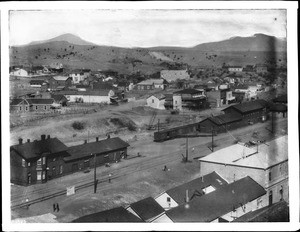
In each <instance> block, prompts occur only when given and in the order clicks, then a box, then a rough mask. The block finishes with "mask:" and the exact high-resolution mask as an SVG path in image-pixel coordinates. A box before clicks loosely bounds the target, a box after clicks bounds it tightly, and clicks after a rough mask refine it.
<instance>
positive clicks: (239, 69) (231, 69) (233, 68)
mask: <svg viewBox="0 0 300 232" xmlns="http://www.w3.org/2000/svg"><path fill="white" fill-rule="evenodd" d="M228 71H229V72H243V67H242V66H229V67H228Z"/></svg>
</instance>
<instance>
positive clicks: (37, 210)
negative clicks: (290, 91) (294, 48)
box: [9, 34, 289, 223]
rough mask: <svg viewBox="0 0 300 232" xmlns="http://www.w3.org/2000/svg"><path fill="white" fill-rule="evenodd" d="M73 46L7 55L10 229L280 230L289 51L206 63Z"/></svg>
mask: <svg viewBox="0 0 300 232" xmlns="http://www.w3.org/2000/svg"><path fill="white" fill-rule="evenodd" d="M70 37H72V35H68V37H66V39H65V40H64V41H63V39H62V38H63V37H60V40H55V39H52V40H51V41H44V42H43V43H42V42H41V43H34V44H29V45H26V46H23V47H10V57H11V60H10V64H11V66H10V67H9V78H10V80H9V81H10V129H11V132H10V133H11V144H10V160H11V163H10V170H11V173H10V178H11V211H12V221H14V222H74V223H87V222H136V223H137V222H147V223H176V222H272V221H276V222H277V221H281V222H286V221H289V193H288V190H289V184H288V167H289V165H288V132H287V105H288V104H287V65H286V51H284V50H282V49H283V48H282V46H283V45H284V44H285V43H286V41H280V44H281V47H280V49H281V50H280V51H279V50H278V49H277V50H276V51H273V52H272V51H270V50H268V48H267V49H266V50H264V51H253V50H252V51H249V50H248V48H247V47H243V50H241V51H236V50H234V51H232V52H228V51H224V52H223V51H222V52H220V51H210V52H207V51H205V50H201V49H202V47H201V45H199V46H200V48H199V47H198V48H197V49H200V50H197V49H194V50H192V49H184V48H182V49H179V48H169V49H167V48H163V47H161V48H151V49H145V48H132V49H123V50H122V48H114V47H106V48H101V46H97V45H89V44H88V45H86V44H85V45H78V44H73V43H72V41H69V39H70ZM77 39H78V38H77ZM251 39H252V40H253V41H252V42H251V43H253V44H255V43H257V44H258V45H259V46H261V44H262V43H261V41H267V42H266V44H269V42H270V40H271V39H273V40H274V37H269V36H267V35H262V34H256V35H255V36H254V37H251ZM275 39H276V41H277V42H278V41H279V40H278V39H277V38H275ZM232 40H234V41H237V40H238V41H244V38H243V37H236V38H232V39H230V40H229V41H232ZM258 40H259V41H260V42H259V43H258V42H257V41H258ZM245 41H246V40H245ZM247 41H248V42H247V43H245V46H246V44H247V46H248V45H249V44H250V42H249V39H248V40H247ZM223 42H224V41H223ZM225 42H226V41H225ZM225 42H224V43H225ZM82 43H83V42H82ZM227 43H228V41H227V42H226V44H227ZM278 43H279V42H278ZM278 43H277V44H278ZM221 44H222V41H221V42H219V45H218V46H216V45H211V46H216V47H220V46H221ZM234 44H235V43H233V45H232V46H234ZM236 44H239V46H240V44H241V43H236ZM253 44H251V46H252V47H256V48H257V47H259V46H258V45H257V46H254V45H253ZM282 44H283V45H282ZM208 46H209V45H206V47H205V48H207V47H208ZM228 46H229V45H228ZM283 47H284V46H283ZM227 48H228V47H227ZM285 48H286V45H285ZM53 49H55V51H53ZM103 49H105V52H106V53H105V54H106V55H105V54H104V55H105V56H108V57H110V58H109V59H108V61H105V62H103V63H101V62H98V61H97V59H98V58H95V59H94V58H93V57H94V56H96V55H97V54H98V52H99V51H103ZM228 49H229V48H228ZM249 49H250V48H249ZM112 54H113V55H112ZM124 54H125V55H124ZM104 55H103V54H102V53H101V55H99V56H104ZM93 59H94V60H93ZM96 61H97V62H96ZM202 61H203V62H202ZM100 63H101V65H100V66H99V67H97V64H100ZM108 67H109V68H108Z"/></svg>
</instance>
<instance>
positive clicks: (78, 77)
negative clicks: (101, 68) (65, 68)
mask: <svg viewBox="0 0 300 232" xmlns="http://www.w3.org/2000/svg"><path fill="white" fill-rule="evenodd" d="M90 73H91V70H90V69H75V70H72V71H71V72H70V73H69V77H71V78H72V83H73V84H79V83H80V82H81V81H83V80H85V79H86V78H88V77H89V76H90Z"/></svg>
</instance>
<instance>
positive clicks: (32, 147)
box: [10, 138, 67, 159]
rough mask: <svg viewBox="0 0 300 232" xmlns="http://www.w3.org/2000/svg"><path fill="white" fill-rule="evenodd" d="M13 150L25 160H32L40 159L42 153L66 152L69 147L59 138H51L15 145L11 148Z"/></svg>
mask: <svg viewBox="0 0 300 232" xmlns="http://www.w3.org/2000/svg"><path fill="white" fill-rule="evenodd" d="M10 149H11V150H15V151H16V152H17V153H18V154H20V155H21V156H22V157H24V158H25V159H31V158H36V157H39V156H40V155H41V154H42V153H48V152H49V153H50V154H54V153H59V152H65V151H66V150H67V146H66V145H64V144H63V143H62V142H61V141H60V140H59V139H57V138H49V139H45V140H38V141H33V142H30V143H23V144H18V145H13V146H11V147H10Z"/></svg>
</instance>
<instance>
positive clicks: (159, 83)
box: [136, 79, 167, 90]
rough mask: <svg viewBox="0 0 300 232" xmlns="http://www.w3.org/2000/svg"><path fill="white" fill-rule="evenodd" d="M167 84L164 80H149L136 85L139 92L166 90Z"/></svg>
mask: <svg viewBox="0 0 300 232" xmlns="http://www.w3.org/2000/svg"><path fill="white" fill-rule="evenodd" d="M166 85H167V82H166V81H165V80H164V79H148V80H145V81H141V82H139V83H137V84H136V89H137V90H153V89H165V88H166Z"/></svg>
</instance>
